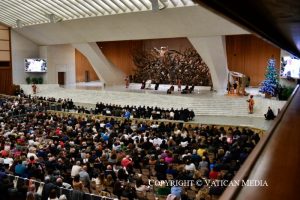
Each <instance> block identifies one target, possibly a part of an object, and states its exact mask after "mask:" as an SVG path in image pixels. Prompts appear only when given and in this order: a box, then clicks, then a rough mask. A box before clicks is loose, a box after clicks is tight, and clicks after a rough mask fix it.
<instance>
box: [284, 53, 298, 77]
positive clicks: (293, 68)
mask: <svg viewBox="0 0 300 200" xmlns="http://www.w3.org/2000/svg"><path fill="white" fill-rule="evenodd" d="M280 76H281V77H282V78H296V79H299V78H300V60H299V59H297V58H292V57H290V56H285V57H283V58H282V63H281V70H280Z"/></svg>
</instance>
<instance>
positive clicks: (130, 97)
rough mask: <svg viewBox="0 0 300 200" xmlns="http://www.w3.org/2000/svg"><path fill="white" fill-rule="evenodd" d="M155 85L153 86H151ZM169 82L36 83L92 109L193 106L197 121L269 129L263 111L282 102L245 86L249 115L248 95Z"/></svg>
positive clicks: (27, 89) (45, 91) (51, 93)
mask: <svg viewBox="0 0 300 200" xmlns="http://www.w3.org/2000/svg"><path fill="white" fill-rule="evenodd" d="M21 87H22V88H23V90H24V92H25V93H28V94H30V93H31V92H32V91H31V86H30V85H21ZM153 87H154V86H153ZM169 87H170V86H169V85H162V86H161V87H160V90H158V91H155V90H141V89H140V84H130V87H129V88H125V86H124V85H118V86H110V87H105V88H104V87H103V85H101V82H90V83H78V84H73V85H67V86H64V87H60V86H59V85H55V84H53V85H51V84H43V85H38V93H37V95H38V96H46V97H56V98H71V99H73V101H74V102H75V103H76V105H82V106H85V107H90V108H93V107H94V106H95V104H96V102H104V103H112V104H118V105H141V106H143V105H145V106H157V107H162V108H172V107H173V108H178V109H180V108H189V109H193V110H194V112H195V114H196V117H195V122H196V123H203V124H224V125H225V124H227V125H234V126H236V125H243V126H251V127H257V128H262V129H265V130H266V129H268V127H269V126H270V124H271V123H272V122H270V121H266V120H264V118H263V114H264V113H265V112H266V111H267V107H268V106H271V108H272V109H273V110H274V113H275V114H277V110H278V109H281V108H282V107H283V105H284V104H285V102H284V101H277V100H276V99H265V98H264V97H263V96H262V94H260V93H259V92H258V89H257V88H248V89H247V92H248V93H250V94H253V95H254V99H255V109H254V114H249V113H248V109H247V107H248V106H247V102H246V100H247V99H248V97H240V96H228V95H226V94H219V93H216V92H212V91H210V88H209V87H196V88H195V92H194V93H193V94H181V93H180V92H178V91H177V90H176V89H177V88H176V87H175V92H174V93H172V94H171V95H167V94H166V89H167V88H169Z"/></svg>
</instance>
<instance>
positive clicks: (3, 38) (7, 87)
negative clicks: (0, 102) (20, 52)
mask: <svg viewBox="0 0 300 200" xmlns="http://www.w3.org/2000/svg"><path fill="white" fill-rule="evenodd" d="M0 31H1V34H0V93H4V94H11V92H12V69H11V50H10V49H11V47H10V45H11V44H10V28H9V27H7V26H5V25H2V24H0Z"/></svg>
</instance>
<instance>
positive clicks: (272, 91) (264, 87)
mask: <svg viewBox="0 0 300 200" xmlns="http://www.w3.org/2000/svg"><path fill="white" fill-rule="evenodd" d="M265 77H266V79H265V80H264V81H263V82H262V83H261V84H260V86H261V87H260V89H259V92H262V93H264V94H269V95H271V96H276V95H277V89H278V85H279V82H278V74H277V71H276V65H275V59H274V58H271V59H269V61H268V66H267V72H266V74H265Z"/></svg>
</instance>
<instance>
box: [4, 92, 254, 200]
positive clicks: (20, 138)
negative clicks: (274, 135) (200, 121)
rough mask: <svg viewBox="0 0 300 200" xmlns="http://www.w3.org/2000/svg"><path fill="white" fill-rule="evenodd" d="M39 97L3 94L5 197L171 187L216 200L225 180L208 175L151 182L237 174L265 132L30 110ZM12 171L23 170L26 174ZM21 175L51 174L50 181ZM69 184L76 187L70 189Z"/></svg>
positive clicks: (160, 192) (150, 192)
mask: <svg viewBox="0 0 300 200" xmlns="http://www.w3.org/2000/svg"><path fill="white" fill-rule="evenodd" d="M35 101H36V100H32V99H25V98H22V97H19V98H1V99H0V154H1V158H0V192H1V197H3V198H4V199H18V200H19V199H24V200H25V199H45V200H48V199H58V198H60V199H68V200H71V199H86V198H85V197H84V192H86V193H93V194H97V195H102V196H115V197H118V198H121V197H125V198H128V199H143V198H144V199H154V198H155V196H158V197H163V198H166V197H167V195H169V196H168V197H167V198H169V199H197V200H200V199H201V200H203V199H206V200H208V199H211V197H212V196H214V195H215V196H218V195H220V194H221V193H222V192H223V190H224V189H225V188H224V186H220V185H219V186H210V185H208V184H207V182H205V181H203V184H202V185H190V186H180V185H173V186H172V187H171V186H170V185H165V184H159V185H157V184H151V183H153V181H155V180H231V179H232V177H233V176H234V174H235V173H236V172H237V170H238V169H239V167H240V166H241V165H242V164H243V162H244V161H245V159H246V158H247V156H248V155H249V153H250V152H251V150H252V149H253V148H254V146H255V145H256V144H257V142H258V141H259V135H258V134H257V133H254V132H253V131H252V130H251V129H248V128H243V129H240V128H238V127H236V128H229V129H228V130H225V129H224V128H223V127H219V128H217V127H215V126H196V127H192V125H188V126H186V125H185V124H183V123H171V122H151V121H150V122H147V123H146V122H143V121H136V120H130V119H122V120H116V119H114V118H113V117H112V118H110V119H104V120H99V119H93V118H85V117H74V116H72V115H71V114H69V115H66V116H65V117H62V116H60V115H55V114H48V113H47V112H43V111H39V110H38V109H37V110H36V112H32V111H31V112H27V111H26V108H28V107H32V106H38V105H39V106H43V103H45V104H46V102H42V104H41V102H35ZM98 106H99V105H98ZM100 107H101V106H100ZM15 110H18V112H19V111H20V112H21V113H24V114H25V115H19V116H18V117H15V118H12V116H11V115H9V114H8V113H11V112H15ZM8 174H12V175H15V176H18V177H20V178H19V181H15V179H11V178H10V176H8ZM21 177H22V178H29V179H33V180H38V181H44V185H40V186H36V185H35V184H32V181H30V180H26V179H25V180H23V179H21ZM149 180H150V181H149ZM61 188H64V189H71V188H72V189H73V192H72V194H70V193H67V192H66V193H64V192H62V190H61ZM62 194H64V195H62ZM191 194H192V195H191ZM74 195H75V196H74ZM94 197H95V198H96V196H94Z"/></svg>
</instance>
